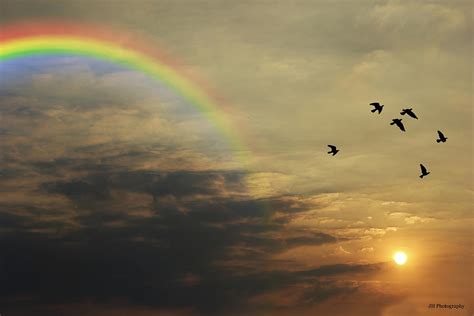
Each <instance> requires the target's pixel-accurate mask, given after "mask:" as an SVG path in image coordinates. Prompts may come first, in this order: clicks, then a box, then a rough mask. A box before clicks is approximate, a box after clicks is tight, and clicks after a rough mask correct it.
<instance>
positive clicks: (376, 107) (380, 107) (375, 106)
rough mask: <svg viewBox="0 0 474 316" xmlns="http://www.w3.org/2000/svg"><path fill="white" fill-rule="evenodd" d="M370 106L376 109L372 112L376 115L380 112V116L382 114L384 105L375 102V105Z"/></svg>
mask: <svg viewBox="0 0 474 316" xmlns="http://www.w3.org/2000/svg"><path fill="white" fill-rule="evenodd" d="M370 105H372V106H373V107H374V108H373V109H372V110H370V112H372V113H375V112H376V111H378V112H379V114H380V113H381V112H382V109H383V104H380V103H378V102H373V103H370Z"/></svg>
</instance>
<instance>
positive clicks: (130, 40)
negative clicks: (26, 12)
mask: <svg viewBox="0 0 474 316" xmlns="http://www.w3.org/2000/svg"><path fill="white" fill-rule="evenodd" d="M147 42H148V41H147ZM34 55H79V56H86V57H92V58H96V59H101V60H105V61H109V62H112V63H114V64H119V65H122V66H124V67H127V68H129V69H132V70H136V71H140V72H142V73H144V74H146V75H147V76H149V77H151V78H153V79H155V80H158V81H159V82H161V83H162V84H164V85H165V86H166V87H168V88H169V89H170V90H171V91H174V93H176V94H177V95H179V96H181V97H182V98H183V99H185V100H186V101H188V102H189V103H190V104H192V105H193V106H195V107H196V108H197V109H198V110H199V111H200V112H201V113H203V114H204V115H205V116H206V117H207V118H208V119H209V120H210V121H211V122H212V123H213V124H214V126H215V127H216V128H217V129H218V130H219V131H220V133H221V134H222V135H223V136H224V137H225V138H226V139H227V140H228V142H229V144H230V146H231V148H232V150H233V151H234V152H235V154H236V155H239V156H240V159H239V160H240V161H242V158H243V155H245V153H246V152H247V151H246V150H245V148H244V146H243V145H242V143H241V141H240V139H239V137H237V135H236V133H235V130H234V129H232V125H231V124H230V122H229V121H228V119H227V117H226V115H225V113H224V111H223V110H222V109H221V108H220V107H219V106H218V103H217V101H216V99H217V98H216V97H215V96H214V95H213V94H212V93H210V92H209V91H206V89H205V88H204V87H203V85H202V84H199V85H198V84H197V82H198V80H196V79H195V78H191V76H190V75H189V74H186V73H185V71H184V70H183V69H182V67H181V66H180V65H179V64H178V63H177V62H176V61H174V60H172V59H171V58H170V57H169V56H167V55H166V54H164V53H163V52H159V51H157V50H156V45H154V47H151V46H150V45H146V44H144V42H139V41H137V40H136V36H135V34H130V33H126V32H123V31H120V32H118V31H115V32H112V31H111V30H109V29H105V28H103V27H100V26H97V25H90V24H88V25H85V24H77V23H64V22H27V23H24V22H23V23H15V24H11V25H7V26H0V62H2V61H7V60H11V59H15V58H21V57H25V56H34Z"/></svg>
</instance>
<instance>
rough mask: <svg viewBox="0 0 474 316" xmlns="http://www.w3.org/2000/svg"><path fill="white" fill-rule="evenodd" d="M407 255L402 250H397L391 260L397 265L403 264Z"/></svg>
mask: <svg viewBox="0 0 474 316" xmlns="http://www.w3.org/2000/svg"><path fill="white" fill-rule="evenodd" d="M407 259H408V257H407V255H406V253H404V252H403V251H397V252H395V254H394V255H393V261H395V263H396V264H398V265H404V264H405V263H406V262H407Z"/></svg>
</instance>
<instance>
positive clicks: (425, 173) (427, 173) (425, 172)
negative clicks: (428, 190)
mask: <svg viewBox="0 0 474 316" xmlns="http://www.w3.org/2000/svg"><path fill="white" fill-rule="evenodd" d="M420 168H421V176H420V178H422V179H423V177H424V176H427V175H429V174H430V172H429V171H427V170H426V168H425V166H423V165H422V164H421V163H420Z"/></svg>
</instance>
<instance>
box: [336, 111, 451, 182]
mask: <svg viewBox="0 0 474 316" xmlns="http://www.w3.org/2000/svg"><path fill="white" fill-rule="evenodd" d="M370 105H371V106H373V107H374V108H373V109H372V110H370V112H372V113H375V112H378V114H380V113H382V110H383V107H384V105H383V104H380V103H379V102H373V103H370ZM400 114H401V115H405V114H407V115H408V116H410V117H412V118H414V119H418V117H417V116H416V114H415V112H413V109H412V108H409V109H402V111H401V112H400ZM390 125H396V126H398V128H399V129H400V130H401V131H402V132H405V126H404V125H403V123H402V119H401V118H394V119H392V122H391V123H390ZM447 139H448V138H447V137H446V136H444V134H443V133H442V132H441V131H438V139H437V140H436V142H437V143H445V142H446V140H447ZM328 147H329V148H330V149H331V150H330V151H328V154H332V155H333V156H334V155H336V154H337V153H338V152H339V149H337V147H336V146H334V145H328ZM420 168H421V175H420V178H422V179H423V177H425V176H427V175H429V174H430V172H429V171H428V170H427V169H426V167H425V166H423V164H420Z"/></svg>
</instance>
